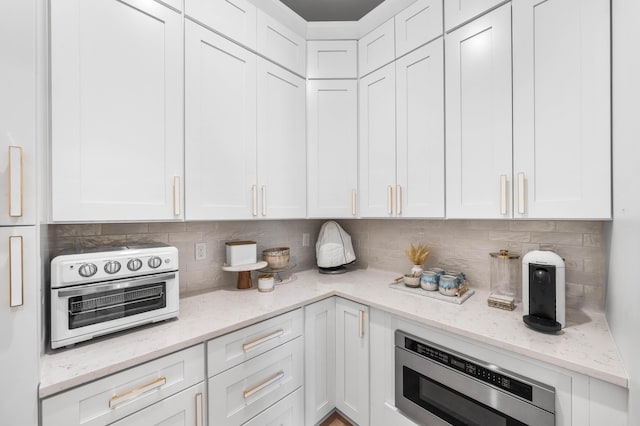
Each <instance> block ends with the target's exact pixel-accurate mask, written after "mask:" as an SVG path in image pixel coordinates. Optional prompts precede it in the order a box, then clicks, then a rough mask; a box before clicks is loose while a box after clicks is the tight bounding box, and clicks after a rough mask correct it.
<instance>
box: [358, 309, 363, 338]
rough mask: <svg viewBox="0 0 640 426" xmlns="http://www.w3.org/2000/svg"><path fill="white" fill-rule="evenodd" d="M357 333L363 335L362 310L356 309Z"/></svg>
mask: <svg viewBox="0 0 640 426" xmlns="http://www.w3.org/2000/svg"><path fill="white" fill-rule="evenodd" d="M358 335H359V336H360V337H364V311H362V310H360V311H358Z"/></svg>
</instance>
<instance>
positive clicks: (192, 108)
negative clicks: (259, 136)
mask: <svg viewBox="0 0 640 426" xmlns="http://www.w3.org/2000/svg"><path fill="white" fill-rule="evenodd" d="M185 75H186V79H185V156H186V158H185V165H186V171H185V172H186V173H185V174H186V208H187V211H186V216H187V219H188V220H206V219H248V218H251V217H253V214H252V212H253V211H254V209H253V208H252V207H253V206H252V205H253V203H255V202H256V200H255V199H254V197H253V192H254V191H255V189H254V190H253V191H252V188H254V187H255V185H256V184H257V182H256V178H257V177H256V149H257V148H256V57H255V54H253V53H251V52H249V51H248V50H245V49H243V48H242V47H240V46H238V45H237V44H235V43H232V42H230V41H229V40H227V39H225V38H223V37H221V36H219V35H217V34H215V33H213V32H212V31H209V30H207V29H205V28H203V27H200V26H199V25H197V24H194V23H192V22H190V21H186V22H185ZM256 208H257V207H256Z"/></svg>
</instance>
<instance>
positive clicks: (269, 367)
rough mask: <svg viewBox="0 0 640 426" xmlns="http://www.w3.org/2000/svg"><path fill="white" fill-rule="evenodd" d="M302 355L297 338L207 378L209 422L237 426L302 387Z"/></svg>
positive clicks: (300, 341) (300, 344)
mask: <svg viewBox="0 0 640 426" xmlns="http://www.w3.org/2000/svg"><path fill="white" fill-rule="evenodd" d="M303 356H304V355H303V339H302V337H298V338H297V339H295V340H293V341H291V342H289V343H286V344H284V345H282V346H279V347H277V348H275V349H272V350H270V351H269V352H266V353H264V354H262V355H260V356H259V357H256V358H253V359H251V360H249V361H247V362H245V363H243V364H241V365H238V366H236V367H234V368H232V369H230V370H227V371H225V372H223V373H220V374H218V375H217V376H215V377H213V378H211V379H209V413H210V416H209V417H210V423H211V424H212V425H216V426H222V425H238V424H241V423H243V422H245V421H247V420H249V419H250V418H252V417H254V416H255V415H257V414H258V413H260V412H262V411H263V410H264V409H266V408H268V407H270V406H271V405H273V404H274V403H275V402H276V401H279V400H280V399H282V397H284V396H285V395H288V394H289V393H291V392H292V391H294V390H295V389H297V388H299V387H300V386H302V381H303V375H304V372H303V366H302V365H303Z"/></svg>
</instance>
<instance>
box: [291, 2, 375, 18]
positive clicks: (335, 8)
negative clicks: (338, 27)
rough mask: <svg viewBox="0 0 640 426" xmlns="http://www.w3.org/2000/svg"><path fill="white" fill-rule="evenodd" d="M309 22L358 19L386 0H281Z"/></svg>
mask: <svg viewBox="0 0 640 426" xmlns="http://www.w3.org/2000/svg"><path fill="white" fill-rule="evenodd" d="M280 1H281V2H282V3H283V4H284V5H286V6H287V7H288V8H290V9H291V10H293V11H294V12H295V13H297V14H298V15H300V16H301V17H302V18H303V19H304V20H305V21H307V22H317V21H358V20H360V18H362V17H363V16H364V15H366V14H367V13H369V12H371V11H372V10H373V9H375V8H376V6H378V5H379V4H380V3H382V2H383V1H384V0H280Z"/></svg>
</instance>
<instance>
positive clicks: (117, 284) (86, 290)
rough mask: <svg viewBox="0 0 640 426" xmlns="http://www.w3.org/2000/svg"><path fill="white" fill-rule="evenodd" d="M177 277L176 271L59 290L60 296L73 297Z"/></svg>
mask: <svg viewBox="0 0 640 426" xmlns="http://www.w3.org/2000/svg"><path fill="white" fill-rule="evenodd" d="M175 277H176V273H175V272H170V273H167V274H159V275H154V276H152V277H144V278H139V279H133V280H121V281H114V282H111V283H108V284H99V285H95V284H94V285H90V286H77V287H72V288H70V289H68V290H60V291H58V297H71V296H85V295H87V294H95V293H99V292H102V291H109V290H120V289H123V288H129V287H135V286H139V285H145V284H154V283H158V282H162V281H167V280H171V279H173V278H175Z"/></svg>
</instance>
